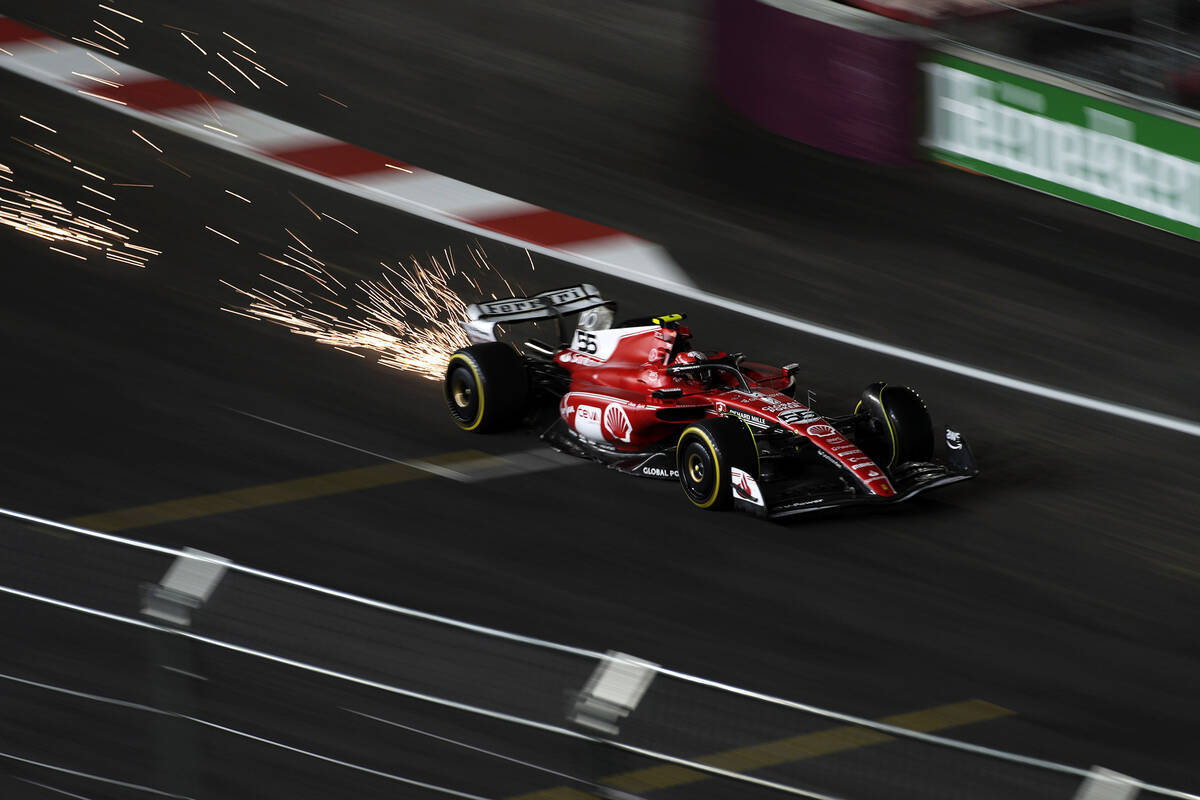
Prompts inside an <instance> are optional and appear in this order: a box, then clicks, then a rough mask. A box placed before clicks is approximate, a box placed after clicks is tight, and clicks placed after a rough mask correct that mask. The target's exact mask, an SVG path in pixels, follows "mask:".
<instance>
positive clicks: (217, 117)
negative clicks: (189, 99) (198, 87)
mask: <svg viewBox="0 0 1200 800" xmlns="http://www.w3.org/2000/svg"><path fill="white" fill-rule="evenodd" d="M196 94H198V95H200V99H201V100H203V101H204V105H206V106H208V113H210V114H212V115H213V119H215V120H216V121H217V122H220V121H221V115H220V114H218V113H217V110H216V109H215V108H213V106H212V103H210V102H208V96H207V95H205V94H204V92H201V91H197V92H196Z"/></svg>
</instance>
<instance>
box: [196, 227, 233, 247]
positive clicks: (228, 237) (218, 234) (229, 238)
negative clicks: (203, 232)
mask: <svg viewBox="0 0 1200 800" xmlns="http://www.w3.org/2000/svg"><path fill="white" fill-rule="evenodd" d="M204 227H205V228H208V229H209V230H210V231H212V232H213V233H215V234H216V235H217V236H222V237H224V238H226V239H228V240H229V241H231V242H233V243H234V244H241V242H239V241H238V240H237V239H235V238H233V237H232V236H229V235H228V234H224V233H221V232H220V231H219V230H217V229H216V228H213V227H210V226H208V225H205V226H204Z"/></svg>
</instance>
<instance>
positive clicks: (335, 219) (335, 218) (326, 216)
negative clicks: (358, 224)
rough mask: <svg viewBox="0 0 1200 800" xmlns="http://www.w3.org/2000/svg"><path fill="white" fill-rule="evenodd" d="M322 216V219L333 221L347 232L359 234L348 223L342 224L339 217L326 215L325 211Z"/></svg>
mask: <svg viewBox="0 0 1200 800" xmlns="http://www.w3.org/2000/svg"><path fill="white" fill-rule="evenodd" d="M321 216H322V217H325V218H326V219H331V220H333V221H334V222H336V223H337V224H338V225H341V226H342V227H343V228H345V229H346V230H348V231H350V232H351V233H355V234H357V233H358V231H356V230H355V229H354V228H351V227H350V226H349V225H347V224H346V223H344V222H342V221H341V220H340V219H338V218H337V217H335V216H333V215H332V214H326V213H325V212H324V211H322V212H321Z"/></svg>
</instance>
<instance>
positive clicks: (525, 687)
mask: <svg viewBox="0 0 1200 800" xmlns="http://www.w3.org/2000/svg"><path fill="white" fill-rule="evenodd" d="M0 518H8V519H10V520H17V521H20V522H23V523H29V524H32V525H35V526H38V528H50V529H55V530H58V531H64V532H68V533H71V534H73V535H74V536H73V537H66V538H64V537H54V536H37V537H36V538H35V539H33V540H32V541H31V542H30V543H28V546H31V547H38V548H42V550H43V552H38V553H37V555H38V557H40V558H44V559H47V563H53V564H55V565H56V566H55V583H54V586H55V589H54V593H55V594H57V595H63V594H70V593H71V591H72V589H71V587H72V586H73V585H76V584H83V583H85V582H86V583H90V582H94V581H89V580H87V579H89V578H95V577H96V576H97V575H98V573H97V572H96V570H95V568H94V566H93V565H94V564H95V563H97V562H98V561H101V560H103V562H104V563H105V564H106V572H105V574H104V575H103V577H104V579H105V581H104V582H105V583H106V584H109V585H112V586H113V587H115V589H114V590H115V591H118V592H121V593H122V594H123V595H124V593H125V590H124V589H121V588H120V587H123V586H127V587H128V595H129V596H126V597H125V599H124V600H121V598H120V597H118V598H116V600H115V601H113V602H112V603H111V604H110V606H111V607H109V606H106V608H97V607H96V605H97V603H102V604H103V603H107V602H108V601H107V600H97V599H96V598H97V597H98V595H97V594H96V592H95V590H94V589H93V588H92V587H84V588H80V589H78V590H77V591H78V592H79V594H78V597H80V598H82V599H81V600H71V599H66V598H64V597H61V596H59V597H51V596H49V595H48V594H47V593H46V592H45V591H44V590H42V591H31V590H27V589H21V588H17V587H16V586H13V585H6V584H15V583H17V582H19V581H20V580H21V579H22V577H23V576H24V575H25V573H26V572H28V570H25V569H23V568H22V567H21V566H20V565H19V564H13V565H11V566H10V567H3V566H0V570H3V571H2V572H0V593H2V594H4V595H5V596H8V597H11V598H21V599H22V600H23V601H29V602H35V603H39V604H42V605H45V606H50V607H53V608H56V609H58V610H59V611H60V612H63V613H71V614H81V615H86V616H87V617H89V618H92V619H96V620H103V621H105V622H106V623H108V624H119V625H121V626H124V627H128V628H140V629H143V630H147V631H154V632H155V635H158V634H160V633H162V634H167V635H169V636H172V637H175V638H178V639H180V640H184V639H186V640H188V641H191V642H194V643H196V644H198V645H203V646H204V647H207V648H213V649H216V650H220V651H223V652H233V653H238V654H241V655H244V656H249V657H252V658H255V659H259V660H261V661H263V662H264V663H267V664H270V665H271V666H272V668H284V669H288V670H292V671H294V672H297V673H299V674H303V675H308V676H311V677H312V679H318V678H319V679H322V680H325V679H333V680H337V681H343V682H346V683H348V684H353V685H357V686H360V687H367V688H370V689H372V690H378V691H381V692H386V693H388V694H390V695H393V696H396V697H398V698H404V699H406V700H409V701H414V702H419V703H422V704H427V705H429V706H431V707H434V708H437V709H445V710H447V713H449V711H455V712H465V713H470V714H474V715H479V716H481V717H486V718H489V719H492V720H496V721H500V722H503V723H511V724H513V725H520V726H523V727H525V728H527V729H529V730H534V731H538V732H540V733H541V734H546V735H549V736H551V737H554V738H556V739H559V740H563V741H567V742H571V741H573V742H576V743H585V744H586V743H591V744H590V745H587V746H593V745H594V746H598V747H601V748H606V749H608V750H611V751H613V752H616V753H618V754H621V755H622V756H623V757H626V758H632V759H633V761H632V762H628V763H622V764H620V767H621V768H620V769H616V768H613V769H609V770H608V772H611V773H620V774H619V775H617V780H615V781H610V782H609V783H610V784H611V785H613V786H614V787H615V788H616V789H618V790H622V791H626V792H634V793H636V792H642V791H651V790H654V789H658V788H667V787H670V786H678V785H684V784H687V783H691V782H694V781H696V780H700V779H704V778H706V777H707V778H720V779H723V780H734V781H738V782H740V783H741V784H742V785H743V786H744V787H747V791H753V792H755V794H752V795H750V794H748V795H742V796H744V797H757V796H759V794H757V793H758V792H766V793H767V794H770V793H780V792H783V793H786V794H791V795H796V796H803V797H814V798H841V799H842V800H865V799H866V798H872V797H889V798H902V797H908V796H912V797H918V796H919V797H922V798H942V797H945V798H959V797H963V796H971V797H973V798H980V799H981V800H990V799H991V798H997V800H999V798H1007V797H1014V796H1020V797H1023V798H1041V797H1045V798H1047V799H1048V800H1049V798H1055V799H1056V800H1066V798H1071V797H1076V798H1079V799H1080V800H1098V798H1101V797H1108V795H1106V794H1104V793H1103V791H1104V790H1106V789H1109V788H1118V787H1120V788H1122V790H1123V791H1129V790H1132V791H1141V792H1145V793H1150V794H1157V795H1160V796H1165V797H1174V798H1180V800H1200V795H1194V794H1189V793H1186V792H1182V791H1176V790H1172V789H1168V788H1165V787H1161V786H1155V785H1151V784H1147V783H1144V782H1141V781H1137V780H1135V779H1131V778H1125V777H1124V776H1116V775H1115V774H1114V773H1109V772H1107V771H1102V770H1098V769H1097V770H1085V769H1080V768H1077V767H1072V766H1069V765H1065V764H1060V763H1056V762H1051V761H1046V760H1041V759H1035V758H1029V757H1026V756H1021V755H1017V754H1013V753H1008V752H1004V751H1001V750H996V749H993V748H988V747H983V746H979V745H973V744H968V743H965V742H960V741H956V740H955V739H952V738H948V737H944V736H940V735H937V734H935V733H932V732H929V731H940V730H951V729H953V728H954V727H955V726H957V725H964V724H972V723H974V722H980V721H983V720H987V719H995V718H999V717H1002V716H1004V715H1006V714H1009V713H1011V712H1007V711H1006V710H1004V709H998V708H997V707H995V706H992V705H991V704H988V703H984V702H982V701H967V702H964V703H958V704H953V705H952V706H947V707H944V708H940V709H934V710H932V711H933V714H932V717H933V720H932V722H931V721H930V720H931V718H930V715H929V713H928V712H925V713H926V716H925V720H924V722H923V723H920V724H914V722H913V720H912V719H911V717H912V716H913V715H899V716H897V717H894V718H889V719H887V720H883V721H879V720H869V719H863V718H861V717H855V716H852V715H848V714H841V713H838V712H835V711H830V710H828V709H823V708H818V707H815V706H811V705H808V704H804V703H798V702H795V701H791V700H786V699H783V698H779V697H774V696H771V695H767V694H764V693H760V692H755V691H751V690H747V689H743V688H740V687H736V686H731V685H729V684H724V683H720V682H717V681H711V680H708V679H705V678H701V677H697V676H694V675H689V674H686V673H682V672H678V671H675V670H671V669H669V668H665V667H660V666H657V665H655V664H651V663H649V662H645V661H642V660H640V659H636V658H633V657H630V656H624V655H622V654H611V653H601V652H597V651H592V650H587V649H583V648H577V647H569V646H566V645H561V644H558V643H555V642H548V641H545V640H540V639H536V638H533V637H526V636H521V635H518V634H513V633H510V632H505V631H499V630H495V629H492V628H487V627H484V626H479V625H473V624H470V623H465V622H461V621H459V620H454V619H450V618H446V617H441V616H437V615H433V614H428V613H425V612H420V611H416V610H414V609H410V608H405V607H403V606H398V605H394V604H389V603H384V602H380V601H377V600H372V599H369V598H365V597H361V596H358V595H353V594H350V593H347V592H341V591H338V590H335V589H330V588H327V587H322V586H318V585H315V584H311V583H307V582H304V581H298V580H295V579H292V578H287V577H285V576H281V575H276V574H273V573H269V572H266V571H263V570H257V569H254V568H250V567H246V566H243V565H240V564H237V563H233V562H228V561H226V560H225V559H222V558H219V557H216V556H211V555H208V554H205V553H199V552H197V551H191V550H175V549H173V548H168V547H162V546H160V545H153V544H149V543H145V542H140V541H137V540H134V539H127V538H124V537H119V536H115V535H113V534H106V533H99V532H96V531H89V530H87V529H83V528H79V527H76V526H72V525H67V524H64V523H59V522H54V521H51V520H46V519H41V518H38V517H35V516H32V515H28V514H23V513H20V512H16V511H10V510H6V509H0ZM76 537H79V538H76ZM113 546H117V547H116V549H114V547H113ZM164 557H170V558H172V559H174V562H173V563H172V564H171V565H170V568H169V569H167V570H166V576H165V577H163V578H162V580H161V581H160V586H161V585H167V586H168V587H169V588H172V589H173V590H174V591H175V592H177V593H183V594H187V595H190V596H191V597H195V598H203V599H205V600H206V601H207V602H206V603H205V605H204V608H203V610H202V611H199V612H194V613H193V614H192V615H191V618H189V622H190V623H191V627H187V628H185V627H181V626H163V625H160V624H158V623H157V622H151V621H144V620H138V619H134V618H132V617H129V616H128V615H126V614H124V613H121V610H122V609H124V608H126V607H128V601H129V599H131V596H132V594H133V593H134V592H135V591H136V587H137V585H138V583H139V582H145V581H153V580H156V579H157V576H161V575H163V567H164V565H163V558H164ZM71 559H74V560H76V561H79V562H80V563H79V564H77V565H70V564H68V563H67V562H68V561H69V560H71ZM10 561H11V559H10ZM222 574H223V575H224V577H223V578H220V576H221V575H222ZM114 576H116V578H117V579H116V580H114ZM218 578H220V580H221V582H220V588H219V589H218V590H216V591H215V593H214V591H213V587H214V586H215V584H216V579H218ZM36 579H37V576H36V575H34V576H32V577H31V578H30V580H36ZM210 595H211V597H210ZM189 605H190V604H189ZM191 607H193V608H194V606H191ZM348 608H357V609H358V610H356V611H354V612H353V614H350V613H348V611H347V609H348ZM273 609H288V610H291V611H289V612H288V614H286V615H285V614H280V613H277V612H276V611H273ZM297 618H299V619H300V620H301V621H300V622H296V619H297ZM289 626H290V627H289ZM317 629H320V631H321V636H315V635H314V631H316V630H317ZM247 632H252V633H253V635H254V637H255V638H254V639H253V640H246V639H245V638H244V637H245V635H246V634H247ZM264 637H274V638H264ZM327 638H328V639H329V641H328V642H326V641H325V640H326V639H327ZM368 638H369V639H372V640H373V645H372V646H373V647H374V648H375V649H374V651H373V652H370V653H368V654H365V655H363V656H362V657H361V658H359V657H357V656H356V655H355V654H354V652H353V651H354V650H356V649H358V648H357V647H356V645H355V643H356V642H360V641H362V640H364V639H368ZM356 658H357V659H358V660H355V659H356ZM0 677H2V676H0ZM26 677H27V678H36V676H26ZM580 687H583V691H582V692H581V691H580ZM572 692H574V693H575V694H573V695H572ZM572 697H574V704H573V705H572V702H571V700H570V698H572ZM618 721H620V725H619V733H617V732H616V731H614V730H611V729H615V728H616V727H617V725H616V723H617V722H618ZM589 723H599V724H589ZM831 723H832V724H833V727H831ZM571 724H575V725H579V726H580V727H579V728H571V727H568V726H569V725H571ZM605 726H609V735H608V736H605V735H597V730H604V729H605ZM913 727H922V728H923V729H922V730H913V729H912V728H913ZM881 745H886V746H881ZM572 746H582V745H578V744H577V745H572ZM653 762H658V764H659V765H658V766H646V764H647V763H653ZM664 765H665V766H664ZM635 767H636V768H635ZM1097 792H1100V793H1099V794H1097ZM693 796H703V794H700V793H693ZM761 796H763V797H766V796H767V795H766V794H763V795H761ZM1113 796H1114V797H1122V798H1127V797H1128V796H1129V795H1128V794H1126V795H1113Z"/></svg>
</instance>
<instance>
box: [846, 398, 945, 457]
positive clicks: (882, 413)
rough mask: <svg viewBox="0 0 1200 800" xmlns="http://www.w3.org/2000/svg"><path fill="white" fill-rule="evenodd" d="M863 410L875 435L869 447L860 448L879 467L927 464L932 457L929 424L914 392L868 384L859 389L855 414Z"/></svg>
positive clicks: (931, 429)
mask: <svg viewBox="0 0 1200 800" xmlns="http://www.w3.org/2000/svg"><path fill="white" fill-rule="evenodd" d="M864 407H865V408H866V410H867V412H868V413H869V414H870V415H871V420H872V422H873V423H874V426H873V427H874V428H875V431H874V433H875V436H874V437H873V439H874V443H873V446H871V447H870V449H869V450H868V448H867V447H864V448H863V449H864V450H868V453H867V454H868V455H870V456H871V457H872V458H874V459H875V461H877V462H878V463H879V464H881V465H882V466H886V467H894V466H896V465H898V464H904V463H906V462H908V461H928V460H929V459H930V458H931V457H932V456H933V423H932V422H931V421H930V419H929V410H928V409H927V408H926V407H925V403H924V401H922V400H921V395H919V394H917V393H916V391H915V390H913V389H910V388H909V387H907V386H892V385H889V384H886V383H872V384H871V385H870V386H868V387H867V388H866V389H863V393H862V400H860V401H859V404H858V407H857V408H855V412H856V413H857V412H858V411H862V410H863V408H864ZM860 446H862V445H860ZM871 451H874V452H871Z"/></svg>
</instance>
